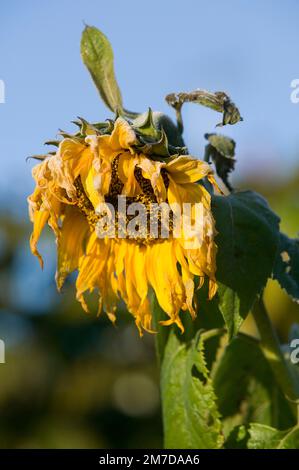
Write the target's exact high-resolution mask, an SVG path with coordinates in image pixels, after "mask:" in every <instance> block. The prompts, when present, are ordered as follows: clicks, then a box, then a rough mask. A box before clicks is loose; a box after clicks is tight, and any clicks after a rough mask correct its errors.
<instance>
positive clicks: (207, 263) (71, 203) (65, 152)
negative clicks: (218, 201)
mask: <svg viewBox="0 0 299 470" xmlns="http://www.w3.org/2000/svg"><path fill="white" fill-rule="evenodd" d="M76 123H77V124H78V126H79V131H78V132H77V133H76V134H75V135H68V134H65V133H62V137H63V139H62V140H61V141H60V142H52V143H54V144H55V145H57V151H55V152H52V154H48V155H46V156H44V157H43V158H42V161H41V163H39V164H38V165H37V166H35V167H34V168H33V178H34V180H35V183H36V187H35V190H34V192H33V194H31V195H30V196H29V198H28V202H29V214H30V218H31V221H32V222H33V232H32V235H31V240H30V245H31V250H32V252H33V253H34V254H35V255H37V256H38V258H39V260H40V262H41V264H42V262H43V261H42V257H41V255H40V254H39V252H38V249H37V243H38V239H39V237H40V234H41V232H42V230H43V228H44V226H45V225H46V223H48V224H49V226H50V227H51V228H52V230H53V232H54V234H55V236H56V241H57V272H56V283H57V287H58V289H61V288H62V286H63V283H64V280H65V278H66V277H67V275H68V274H70V273H71V272H73V271H78V276H77V280H76V290H77V299H78V300H79V301H80V302H81V304H82V307H83V308H84V310H86V311H88V305H87V302H86V299H85V293H86V292H88V291H89V292H92V291H94V290H97V292H98V296H99V307H98V312H99V313H100V312H101V311H102V310H104V311H105V312H106V313H107V315H108V316H109V318H110V319H111V320H112V321H115V318H116V309H117V304H118V302H119V300H120V299H123V300H124V302H125V303H126V305H127V308H128V310H129V311H130V312H131V313H132V315H133V316H134V318H135V322H136V325H137V327H138V329H139V331H140V333H142V330H147V331H150V332H152V331H153V326H152V312H151V305H150V296H151V293H154V294H155V295H156V298H157V300H158V302H159V304H160V306H161V308H162V309H163V310H164V312H165V314H166V315H167V319H166V320H165V321H162V322H161V323H162V324H165V325H170V324H173V323H176V324H177V325H178V326H179V328H180V329H181V330H182V331H183V325H182V321H181V317H180V315H181V312H183V311H189V313H190V314H191V315H192V317H195V316H196V310H197V306H196V302H195V296H194V291H195V287H201V286H202V284H203V282H204V279H205V278H208V280H209V298H212V297H213V295H214V294H215V292H216V288H217V287H216V281H215V270H216V264H215V258H216V245H215V242H214V236H215V227H214V220H213V216H212V213H211V197H210V194H209V192H208V191H207V189H206V187H205V185H204V184H203V182H204V181H205V180H206V179H208V180H209V181H210V183H212V184H213V185H215V180H214V178H213V175H212V171H211V169H210V166H209V164H208V163H206V162H203V161H200V160H198V159H195V158H193V157H191V156H190V155H188V153H187V149H186V148H185V147H184V143H183V141H182V139H181V137H180V136H179V135H178V133H177V132H176V126H175V125H174V124H173V123H172V121H171V120H170V119H169V118H167V117H165V116H163V115H161V113H152V112H151V111H150V110H149V112H148V113H146V114H145V115H143V116H142V117H139V118H138V119H136V120H135V121H133V122H129V121H128V120H126V119H124V118H122V117H117V118H116V119H115V120H114V121H112V120H109V121H107V122H106V123H96V124H90V123H88V122H87V121H85V120H84V119H80V120H79V121H77V122H76Z"/></svg>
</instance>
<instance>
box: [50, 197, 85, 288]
mask: <svg viewBox="0 0 299 470" xmlns="http://www.w3.org/2000/svg"><path fill="white" fill-rule="evenodd" d="M88 232H89V225H88V223H87V220H86V218H85V217H84V216H83V214H82V213H81V212H80V211H79V210H78V209H77V208H76V207H73V206H68V207H66V209H65V214H64V218H63V221H62V226H61V229H60V233H59V237H58V244H57V245H58V246H57V257H58V260H57V271H56V284H57V288H58V290H60V289H61V288H62V286H63V283H64V280H65V278H66V277H67V275H68V274H70V273H71V272H73V271H75V270H76V269H77V268H78V266H79V260H80V258H81V256H83V254H84V246H83V243H84V240H85V238H86V236H87V234H88Z"/></svg>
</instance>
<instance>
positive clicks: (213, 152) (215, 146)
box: [205, 134, 236, 191]
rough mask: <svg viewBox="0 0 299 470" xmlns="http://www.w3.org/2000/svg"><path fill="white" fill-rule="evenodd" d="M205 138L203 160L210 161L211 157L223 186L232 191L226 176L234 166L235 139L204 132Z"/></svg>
mask: <svg viewBox="0 0 299 470" xmlns="http://www.w3.org/2000/svg"><path fill="white" fill-rule="evenodd" d="M205 138H206V139H207V140H208V141H209V144H208V145H206V149H205V160H206V161H210V158H212V160H213V162H214V164H215V168H216V173H217V175H218V176H219V178H221V179H222V181H223V183H224V184H225V186H226V187H227V188H228V189H229V190H230V191H232V190H233V188H232V186H231V185H230V182H229V181H228V176H229V173H230V172H231V171H233V170H234V168H235V163H236V160H235V158H234V156H235V147H236V143H235V141H234V140H233V139H230V138H229V137H226V136H224V135H219V134H205Z"/></svg>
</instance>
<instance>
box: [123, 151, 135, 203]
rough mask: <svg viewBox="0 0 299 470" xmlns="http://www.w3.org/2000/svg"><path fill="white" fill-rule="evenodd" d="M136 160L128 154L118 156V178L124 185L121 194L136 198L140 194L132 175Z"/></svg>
mask: <svg viewBox="0 0 299 470" xmlns="http://www.w3.org/2000/svg"><path fill="white" fill-rule="evenodd" d="M138 160H139V159H138V158H137V157H133V156H132V155H131V154H130V153H129V152H126V153H122V154H121V155H120V156H119V160H118V176H119V179H120V180H121V181H122V183H123V184H124V187H123V194H125V195H126V196H130V197H131V196H136V195H137V194H138V193H140V187H139V184H138V182H137V180H136V178H135V173H134V170H135V167H136V165H137V163H138Z"/></svg>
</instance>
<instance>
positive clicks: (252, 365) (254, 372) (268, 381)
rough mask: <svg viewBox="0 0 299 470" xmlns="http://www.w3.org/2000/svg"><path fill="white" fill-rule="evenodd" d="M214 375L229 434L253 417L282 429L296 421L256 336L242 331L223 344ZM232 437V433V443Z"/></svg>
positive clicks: (226, 433) (222, 413)
mask: <svg viewBox="0 0 299 470" xmlns="http://www.w3.org/2000/svg"><path fill="white" fill-rule="evenodd" d="M223 341H224V338H223ZM211 377H212V380H213V385H214V390H215V393H216V395H217V397H218V402H217V403H218V408H219V412H220V413H221V415H222V417H223V427H224V434H225V435H226V436H227V435H229V434H230V433H231V431H232V429H233V428H234V427H235V426H237V425H244V424H245V425H246V424H249V423H250V422H252V421H256V422H259V423H261V424H267V425H270V426H275V427H279V428H282V429H283V428H286V427H289V426H292V425H294V424H295V422H294V417H293V414H292V410H291V407H290V403H289V402H288V401H286V399H285V398H284V396H283V394H282V392H281V390H280V388H279V386H278V385H277V382H276V380H275V377H274V375H273V372H272V369H271V367H270V365H269V363H268V361H267V360H266V358H265V357H264V355H263V353H262V351H261V349H260V346H259V342H258V341H257V340H256V339H254V338H252V337H250V336H247V335H244V334H239V335H238V336H237V337H235V338H234V339H233V340H232V341H231V342H230V343H229V344H224V345H223V346H222V348H221V349H220V350H219V351H218V353H217V360H216V361H215V363H214V365H213V368H212V372H211ZM235 437H237V436H235ZM232 439H233V436H232V435H230V436H229V440H230V445H232Z"/></svg>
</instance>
